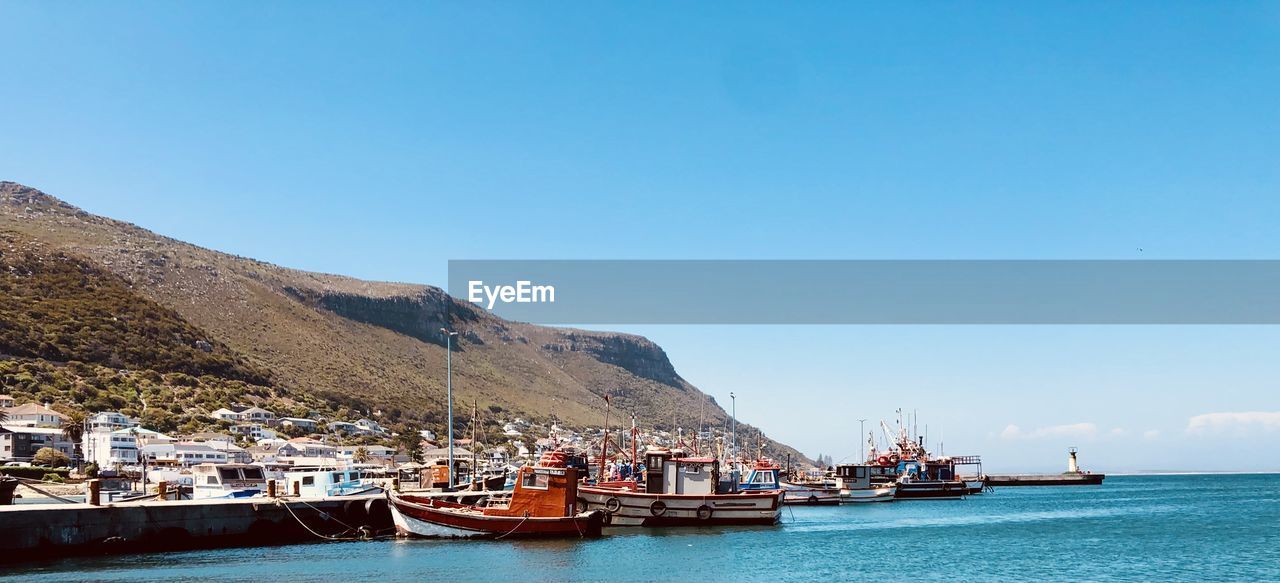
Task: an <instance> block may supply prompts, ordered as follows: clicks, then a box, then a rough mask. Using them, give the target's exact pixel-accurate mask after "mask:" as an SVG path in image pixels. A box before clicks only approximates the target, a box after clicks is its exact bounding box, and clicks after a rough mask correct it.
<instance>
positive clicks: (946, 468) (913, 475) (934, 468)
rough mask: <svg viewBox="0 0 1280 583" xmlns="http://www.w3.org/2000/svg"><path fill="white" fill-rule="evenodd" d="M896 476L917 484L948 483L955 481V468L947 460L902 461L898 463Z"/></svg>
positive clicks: (949, 460) (953, 464)
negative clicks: (930, 482)
mask: <svg viewBox="0 0 1280 583" xmlns="http://www.w3.org/2000/svg"><path fill="white" fill-rule="evenodd" d="M898 475H899V476H902V477H903V478H904V479H907V480H912V481H917V482H929V481H941V482H950V481H953V480H955V479H956V466H955V463H953V462H952V461H951V459H949V458H942V459H937V460H915V459H904V460H900V461H899V462H898Z"/></svg>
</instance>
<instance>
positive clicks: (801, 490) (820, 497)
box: [782, 484, 840, 506]
mask: <svg viewBox="0 0 1280 583" xmlns="http://www.w3.org/2000/svg"><path fill="white" fill-rule="evenodd" d="M783 489H784V491H785V492H786V495H785V496H784V497H783V499H782V503H783V504H789V505H792V506H825V505H834V504H839V503H840V490H837V489H835V488H815V487H812V486H805V485H802V484H783Z"/></svg>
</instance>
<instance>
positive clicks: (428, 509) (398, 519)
mask: <svg viewBox="0 0 1280 583" xmlns="http://www.w3.org/2000/svg"><path fill="white" fill-rule="evenodd" d="M579 477H580V474H579V470H577V469H575V468H569V467H565V464H564V454H563V453H562V452H558V451H556V452H550V453H547V454H545V455H543V457H542V459H541V460H539V462H538V464H537V465H534V466H525V467H523V468H520V473H519V475H518V476H517V479H516V484H515V490H514V491H512V492H511V495H510V496H506V495H501V496H497V495H495V496H493V497H490V498H487V499H486V500H484V501H482V502H481V503H478V504H475V505H464V504H456V503H453V502H449V501H446V500H443V499H440V498H437V497H431V496H414V495H409V494H399V493H396V492H390V491H388V492H387V497H388V499H389V500H390V502H391V517H392V520H393V522H394V523H395V525H396V530H397V531H399V532H400V534H403V535H408V536H420V537H435V538H439V537H480V538H508V537H521V538H532V537H598V536H600V531H601V528H602V527H603V525H604V520H605V513H604V512H603V511H601V510H587V509H585V508H581V507H580V506H579V504H578V479H579Z"/></svg>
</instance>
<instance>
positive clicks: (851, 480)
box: [836, 464, 898, 504]
mask: <svg viewBox="0 0 1280 583" xmlns="http://www.w3.org/2000/svg"><path fill="white" fill-rule="evenodd" d="M876 469H877V468H874V467H873V466H870V465H867V464H841V465H838V466H836V488H838V491H839V493H840V502H841V503H844V504H864V503H867V502H892V501H893V498H894V495H895V494H896V493H897V491H898V483H897V481H896V480H895V481H884V480H881V481H874V480H873V476H874V475H875V474H876V471H875V470H876Z"/></svg>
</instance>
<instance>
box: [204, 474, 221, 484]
mask: <svg viewBox="0 0 1280 583" xmlns="http://www.w3.org/2000/svg"><path fill="white" fill-rule="evenodd" d="M204 483H206V484H213V485H215V486H217V485H218V477H217V476H209V477H207V478H205V479H204Z"/></svg>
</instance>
